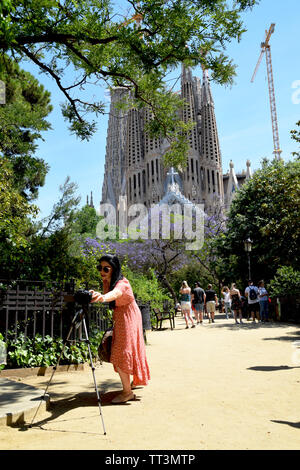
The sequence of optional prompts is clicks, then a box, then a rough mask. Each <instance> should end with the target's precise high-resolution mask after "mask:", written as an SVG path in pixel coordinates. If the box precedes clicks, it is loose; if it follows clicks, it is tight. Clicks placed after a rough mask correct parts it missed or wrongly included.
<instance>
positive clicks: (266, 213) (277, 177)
mask: <svg viewBox="0 0 300 470" xmlns="http://www.w3.org/2000/svg"><path fill="white" fill-rule="evenodd" d="M299 207H300V161H299V160H296V161H289V162H287V163H285V162H283V161H272V162H268V161H265V162H263V165H262V168H261V169H259V170H257V171H256V172H255V173H254V175H253V177H252V178H251V179H250V180H249V181H248V182H247V183H245V184H244V185H243V186H242V187H241V189H240V190H239V191H238V192H237V194H236V196H235V198H234V200H233V202H232V204H231V207H230V211H229V214H228V221H227V229H226V232H225V234H223V235H221V237H220V238H219V255H220V257H221V258H223V265H224V267H226V270H227V274H226V272H225V270H224V275H225V276H226V275H228V271H229V267H231V275H235V276H236V278H237V279H244V280H245V277H246V276H247V258H246V254H245V252H244V244H243V242H244V240H245V239H246V238H248V237H250V238H251V239H252V240H253V247H252V253H251V272H252V277H254V278H255V279H256V280H258V278H260V279H261V278H265V279H266V280H270V279H271V278H272V277H273V276H274V274H275V273H276V271H277V268H279V267H280V266H291V267H293V268H294V269H297V266H299V260H300V251H299V246H300V243H299V242H300V217H299ZM224 258H225V259H224ZM226 258H227V259H226ZM231 280H232V281H234V279H231Z"/></svg>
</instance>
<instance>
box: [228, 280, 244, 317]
mask: <svg viewBox="0 0 300 470" xmlns="http://www.w3.org/2000/svg"><path fill="white" fill-rule="evenodd" d="M230 298H231V309H232V311H233V315H234V320H235V323H239V322H238V319H237V317H238V316H239V319H240V323H243V320H242V318H243V315H242V299H241V293H240V291H239V289H237V287H236V284H235V283H232V284H231V288H230Z"/></svg>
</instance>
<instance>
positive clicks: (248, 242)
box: [244, 237, 253, 279]
mask: <svg viewBox="0 0 300 470" xmlns="http://www.w3.org/2000/svg"><path fill="white" fill-rule="evenodd" d="M252 244H253V241H252V240H251V239H250V238H249V237H248V238H247V240H245V241H244V249H245V251H246V253H247V255H248V275H249V278H248V279H251V266H250V253H251V250H252Z"/></svg>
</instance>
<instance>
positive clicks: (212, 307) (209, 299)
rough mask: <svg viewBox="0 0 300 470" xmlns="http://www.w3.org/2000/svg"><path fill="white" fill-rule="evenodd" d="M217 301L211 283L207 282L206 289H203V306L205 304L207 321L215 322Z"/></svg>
mask: <svg viewBox="0 0 300 470" xmlns="http://www.w3.org/2000/svg"><path fill="white" fill-rule="evenodd" d="M217 303H218V298H217V294H216V293H215V291H214V290H213V289H212V285H211V284H208V286H207V290H206V291H205V306H206V311H207V315H208V321H209V323H214V322H215V312H216V305H217Z"/></svg>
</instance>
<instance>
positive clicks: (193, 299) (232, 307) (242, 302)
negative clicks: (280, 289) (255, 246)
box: [177, 280, 270, 328]
mask: <svg viewBox="0 0 300 470" xmlns="http://www.w3.org/2000/svg"><path fill="white" fill-rule="evenodd" d="M179 293H180V304H178V305H177V310H181V312H182V316H183V317H184V319H185V323H186V328H189V327H190V326H189V325H190V323H191V328H195V326H196V325H198V324H201V323H203V319H204V318H207V319H208V322H209V323H214V322H215V312H216V310H219V312H220V313H225V317H226V319H229V317H230V316H231V317H232V318H233V319H234V321H235V323H243V318H247V321H251V320H252V322H256V321H257V322H262V323H264V322H268V321H269V301H270V299H269V295H268V292H267V290H266V288H265V284H264V281H263V280H261V281H259V283H258V286H256V285H254V283H253V281H252V280H249V281H248V286H247V287H246V289H245V292H244V295H242V294H241V292H240V291H239V289H237V287H236V284H235V283H232V284H231V287H230V288H229V287H228V286H224V287H223V288H222V291H221V295H222V298H220V299H218V297H217V294H216V292H215V291H214V290H213V288H212V285H211V284H208V286H207V289H206V290H204V289H203V288H202V287H201V284H200V283H199V282H196V283H195V286H194V288H193V289H191V287H189V285H188V283H187V282H186V281H183V282H182V285H181V288H180V291H179Z"/></svg>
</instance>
